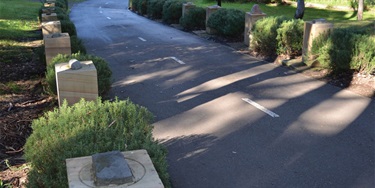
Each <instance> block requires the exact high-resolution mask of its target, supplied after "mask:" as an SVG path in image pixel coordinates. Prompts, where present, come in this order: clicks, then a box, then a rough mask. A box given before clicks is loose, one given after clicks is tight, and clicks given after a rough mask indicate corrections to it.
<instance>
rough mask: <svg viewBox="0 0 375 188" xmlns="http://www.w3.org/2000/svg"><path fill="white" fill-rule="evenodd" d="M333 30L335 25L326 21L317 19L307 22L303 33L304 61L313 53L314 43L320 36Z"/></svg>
mask: <svg viewBox="0 0 375 188" xmlns="http://www.w3.org/2000/svg"><path fill="white" fill-rule="evenodd" d="M332 29H333V23H329V22H327V21H325V20H324V19H317V20H313V21H306V22H305V24H304V31H303V47H302V55H303V57H304V59H305V58H306V55H307V54H308V53H309V52H310V51H311V47H312V43H313V41H314V39H315V38H317V37H318V36H319V35H320V34H323V33H325V32H328V31H330V30H332Z"/></svg>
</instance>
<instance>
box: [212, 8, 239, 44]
mask: <svg viewBox="0 0 375 188" xmlns="http://www.w3.org/2000/svg"><path fill="white" fill-rule="evenodd" d="M244 23H245V12H243V11H241V10H237V9H226V8H221V9H219V10H217V11H215V12H214V13H212V15H211V16H210V17H209V18H208V21H207V26H208V27H210V28H212V29H215V30H216V31H217V32H218V34H220V35H223V36H228V37H236V36H239V35H241V34H242V33H243V31H244V28H245V25H244Z"/></svg>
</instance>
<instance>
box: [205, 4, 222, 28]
mask: <svg viewBox="0 0 375 188" xmlns="http://www.w3.org/2000/svg"><path fill="white" fill-rule="evenodd" d="M220 8H221V7H220V6H218V5H213V6H209V7H207V8H206V32H207V33H208V34H215V33H216V31H215V30H214V29H211V28H210V27H208V26H207V22H208V18H209V17H210V16H211V14H212V13H214V12H215V11H217V10H219V9H220Z"/></svg>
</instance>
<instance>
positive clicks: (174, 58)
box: [170, 57, 185, 65]
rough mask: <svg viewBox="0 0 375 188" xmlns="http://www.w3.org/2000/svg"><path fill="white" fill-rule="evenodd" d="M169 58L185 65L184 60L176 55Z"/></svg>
mask: <svg viewBox="0 0 375 188" xmlns="http://www.w3.org/2000/svg"><path fill="white" fill-rule="evenodd" d="M170 58H171V59H173V60H175V61H176V62H177V63H179V64H181V65H185V62H183V61H181V60H179V59H177V58H176V57H170Z"/></svg>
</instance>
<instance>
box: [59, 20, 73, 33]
mask: <svg viewBox="0 0 375 188" xmlns="http://www.w3.org/2000/svg"><path fill="white" fill-rule="evenodd" d="M60 23H61V31H62V32H63V33H69V36H77V30H76V26H75V25H74V24H73V22H71V21H69V20H61V21H60Z"/></svg>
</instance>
